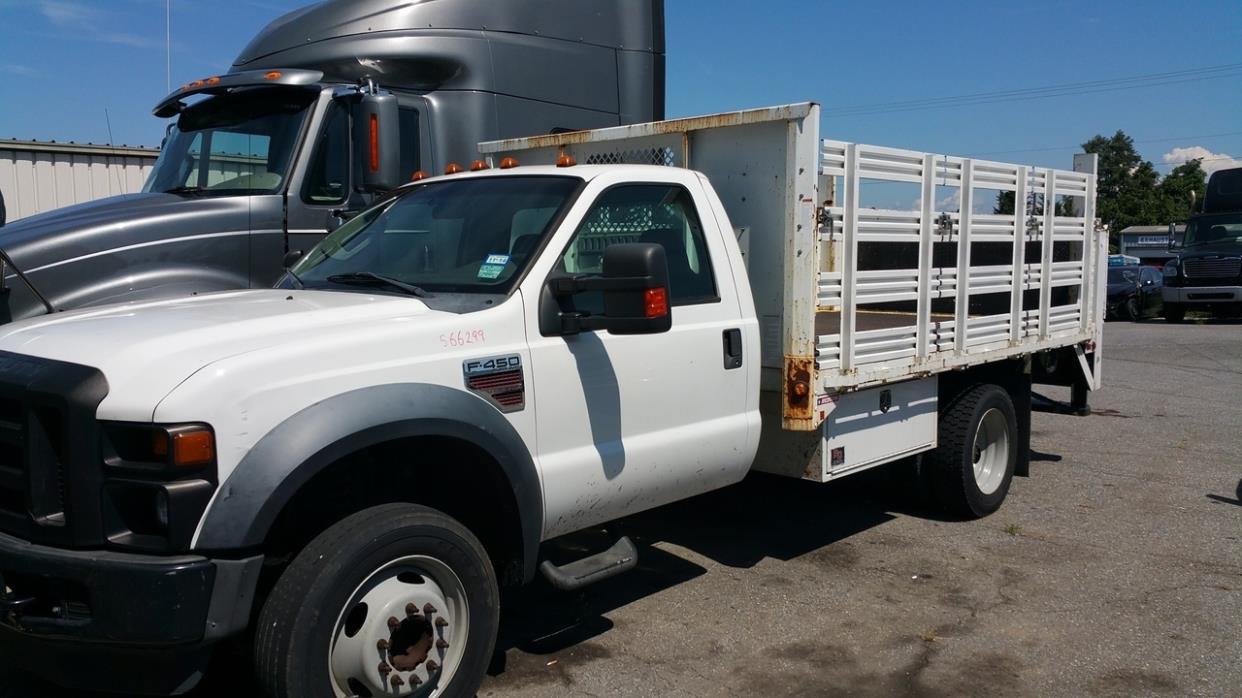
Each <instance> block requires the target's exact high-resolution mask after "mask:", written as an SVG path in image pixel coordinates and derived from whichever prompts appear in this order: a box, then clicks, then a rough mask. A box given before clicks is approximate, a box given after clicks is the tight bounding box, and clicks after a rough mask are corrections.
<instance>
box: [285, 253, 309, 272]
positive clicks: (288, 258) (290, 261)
mask: <svg viewBox="0 0 1242 698" xmlns="http://www.w3.org/2000/svg"><path fill="white" fill-rule="evenodd" d="M304 254H306V253H305V252H303V251H302V250H289V251H288V252H286V253H285V260H284V265H285V269H289V268H290V267H292V266H293V265H294V264H297V263H298V260H300V259H302V255H304Z"/></svg>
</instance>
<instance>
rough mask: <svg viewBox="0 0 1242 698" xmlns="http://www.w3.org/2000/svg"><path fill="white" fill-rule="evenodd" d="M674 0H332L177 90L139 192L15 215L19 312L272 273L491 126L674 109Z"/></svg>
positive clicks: (5, 311)
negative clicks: (670, 16)
mask: <svg viewBox="0 0 1242 698" xmlns="http://www.w3.org/2000/svg"><path fill="white" fill-rule="evenodd" d="M663 23H664V13H663V0H523V2H495V1H494V0H439V1H437V2H420V3H411V2H396V1H394V0H328V1H327V2H321V3H318V4H315V5H312V6H310V7H307V8H304V9H301V10H297V11H295V12H292V13H290V14H287V15H285V16H283V17H280V18H278V19H276V20H275V21H273V22H272V23H271V24H269V25H268V26H267V27H266V28H265V29H263V31H261V32H260V33H259V34H258V35H257V36H256V37H255V38H254V39H253V40H252V41H251V42H250V44H249V45H247V46H246V47H245V49H243V50H242V52H241V54H240V55H239V56H238V57H237V60H236V61H235V62H234V64H233V66H232V68H231V69H230V70H229V71H228V72H227V73H221V74H219V75H214V76H207V77H204V78H203V79H201V80H195V81H193V82H190V83H188V84H186V85H183V86H182V87H181V88H180V89H178V90H176V91H174V92H173V93H172V94H170V95H168V96H167V97H166V98H164V99H163V100H162V101H161V102H160V103H159V104H158V105H157V106H156V108H155V111H154V113H155V115H156V116H157V117H160V118H165V119H169V120H171V121H170V123H169V125H168V131H167V136H166V137H165V139H164V143H163V146H162V149H161V154H160V157H159V159H158V160H157V162H156V164H155V167H154V170H153V172H152V173H151V175H150V178H149V180H148V181H147V184H146V186H145V188H144V191H143V192H141V193H138V194H131V195H127V196H118V197H111V198H107V199H101V200H98V201H93V202H89V203H86V204H81V205H78V206H71V207H68V208H64V209H59V210H56V211H52V212H49V213H46V214H43V215H39V216H33V217H30V218H27V219H23V220H20V221H17V222H14V223H13V224H11V225H9V226H7V227H4V228H3V229H0V250H2V251H3V253H4V254H3V255H0V263H2V264H3V265H4V271H3V274H0V278H2V279H3V290H0V294H2V295H0V322H8V321H11V320H15V319H20V318H24V317H30V316H34V315H39V314H42V313H45V312H53V311H59V310H69V309H75V308H83V307H90V306H95V305H102V304H106V303H115V302H124V301H139V300H151V299H156V298H164V297H174V296H186V295H190V294H194V293H203V292H210V291H218V290H225V289H234V288H248V287H249V288H257V287H266V286H270V285H271V284H272V283H273V282H275V281H276V279H277V278H278V277H279V276H280V274H281V273H282V271H283V269H284V264H283V261H284V259H285V258H286V256H288V255H289V254H290V253H294V254H296V253H297V252H298V251H300V250H307V249H310V247H311V246H313V245H314V244H315V243H316V242H317V241H318V240H319V239H320V238H321V237H322V236H323V235H324V234H326V233H327V232H328V231H329V230H331V229H333V228H334V227H335V226H337V225H339V224H340V222H341V221H342V220H344V219H347V218H348V217H350V215H352V214H353V213H355V212H358V211H361V210H362V209H363V208H365V207H366V206H367V205H369V204H370V203H371V202H372V201H373V200H374V198H375V197H376V196H378V195H381V194H382V193H383V192H386V191H388V190H390V189H392V188H394V187H396V186H398V185H400V184H402V183H404V182H406V181H409V179H410V178H411V176H412V175H414V174H415V173H416V172H418V171H425V172H428V173H440V172H443V171H444V169H445V168H446V167H448V166H449V165H451V164H454V163H460V164H461V166H463V167H468V166H469V164H470V161H471V160H472V159H473V158H474V157H477V156H476V145H477V144H478V143H479V142H480V141H486V140H494V139H497V138H506V137H516V136H529V135H533V134H540V133H557V132H562V131H570V130H579V129H590V128H598V127H603V126H617V125H624V124H629V123H636V122H645V121H652V120H658V119H662V118H663V117H664V113H663V112H664V103H663V95H664V31H663Z"/></svg>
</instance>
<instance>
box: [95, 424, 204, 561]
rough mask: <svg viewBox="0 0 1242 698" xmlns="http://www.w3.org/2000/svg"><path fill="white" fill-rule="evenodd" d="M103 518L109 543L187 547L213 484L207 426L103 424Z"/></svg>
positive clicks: (155, 548) (175, 549)
mask: <svg viewBox="0 0 1242 698" xmlns="http://www.w3.org/2000/svg"><path fill="white" fill-rule="evenodd" d="M101 426H102V427H103V429H102V431H103V442H102V451H103V452H102V454H101V455H102V456H103V467H104V481H103V500H102V511H101V514H102V517H103V523H104V530H105V532H106V535H107V538H108V542H109V543H111V544H112V545H114V546H117V547H122V548H130V549H139V550H145V551H150V552H159V553H171V552H184V551H186V550H189V546H190V541H191V540H192V538H193V536H194V531H195V530H196V528H197V526H198V521H199V519H200V518H202V515H203V512H204V511H206V508H207V503H208V502H209V501H210V500H211V496H212V494H213V493H214V492H215V489H216V484H217V475H216V441H215V434H214V433H213V432H212V430H211V427H210V426H208V425H206V424H177V425H163V424H133V423H123V422H104V423H103V424H102V425H101Z"/></svg>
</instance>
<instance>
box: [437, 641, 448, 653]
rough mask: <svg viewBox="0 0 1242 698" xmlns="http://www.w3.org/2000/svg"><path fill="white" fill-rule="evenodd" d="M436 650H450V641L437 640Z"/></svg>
mask: <svg viewBox="0 0 1242 698" xmlns="http://www.w3.org/2000/svg"><path fill="white" fill-rule="evenodd" d="M436 649H438V650H446V649H448V640H445V639H444V638H440V639H439V640H436Z"/></svg>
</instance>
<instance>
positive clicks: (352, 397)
mask: <svg viewBox="0 0 1242 698" xmlns="http://www.w3.org/2000/svg"><path fill="white" fill-rule="evenodd" d="M415 436H443V437H452V438H459V439H462V440H464V441H469V442H471V443H473V444H475V445H476V446H478V447H480V448H482V449H483V450H484V451H486V452H487V453H488V454H489V455H490V456H491V457H492V458H493V459H494V460H495V461H496V462H497V463H499V464H500V467H501V468H502V469H503V470H504V472H505V475H506V476H507V477H508V480H509V484H510V486H511V487H512V488H513V496H514V499H515V501H516V502H517V508H518V515H519V517H520V519H521V532H522V542H523V550H522V552H523V572H524V573H525V574H526V576H527V578H529V576H530V574H531V573H533V570H534V569H535V561H536V556H537V554H538V549H539V537H540V533H541V531H542V529H543V496H542V491H541V488H540V484H539V474H538V471H537V470H536V469H535V463H534V460H533V459H532V458H531V455H530V451H529V450H528V449H527V448H526V444H525V442H523V441H522V438H521V436H519V435H518V433H517V431H516V430H515V429H514V428H513V426H512V425H511V424H509V422H508V421H507V420H506V419H505V418H504V417H503V416H502V415H501V414H500V413H499V412H497V411H496V408H494V407H492V406H491V405H489V404H488V403H487V402H485V401H483V400H482V399H480V398H478V397H475V396H473V395H470V394H469V393H465V392H463V391H461V390H455V389H452V388H447V387H444V386H440V385H428V384H423V383H403V384H396V385H383V386H375V387H370V388H361V389H358V390H354V391H350V392H348V393H342V394H341V395H337V396H335V397H332V398H328V399H327V400H323V401H321V402H318V403H315V404H314V405H311V406H310V407H307V408H305V409H303V410H301V411H300V412H298V413H296V414H294V415H293V416H292V417H290V418H288V419H287V420H285V421H284V422H282V423H280V424H279V425H278V426H276V427H275V428H274V429H272V430H271V431H270V432H268V433H267V434H266V435H265V436H264V437H263V438H261V439H260V440H259V442H258V443H257V444H255V446H254V448H252V449H250V451H249V453H247V454H246V456H245V457H244V458H242V460H241V462H240V463H238V465H237V467H236V469H234V471H233V472H232V474H231V475H230V476H229V478H228V479H227V480H226V481H225V482H224V483H223V484H222V485H221V487H220V491H219V493H218V494H217V495H216V498H215V500H214V501H213V502H212V504H211V506H210V507H209V508H208V510H207V514H206V515H205V517H204V519H203V523H202V526H201V527H200V530H199V534H198V539H197V540H196V541H195V545H194V547H195V548H196V549H199V550H235V549H240V548H254V547H257V546H260V545H262V543H263V541H264V540H265V539H266V537H267V534H268V531H270V530H271V527H272V525H273V524H274V523H275V521H276V517H277V516H278V515H279V514H280V512H281V511H282V510H283V509H284V507H285V505H286V504H288V503H289V501H290V500H292V499H293V497H294V495H296V494H297V492H298V490H299V489H301V487H302V486H303V485H305V484H306V483H307V482H309V481H310V480H311V478H313V477H314V476H315V475H317V474H318V473H320V472H321V471H323V470H324V469H325V468H327V467H328V466H329V465H331V464H332V463H334V462H336V461H337V460H339V459H340V458H342V457H344V456H346V455H349V454H350V453H354V452H356V451H358V450H360V449H363V448H366V447H368V446H374V445H377V444H380V443H383V442H386V441H391V440H393V439H400V438H409V437H415Z"/></svg>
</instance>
